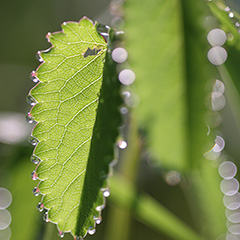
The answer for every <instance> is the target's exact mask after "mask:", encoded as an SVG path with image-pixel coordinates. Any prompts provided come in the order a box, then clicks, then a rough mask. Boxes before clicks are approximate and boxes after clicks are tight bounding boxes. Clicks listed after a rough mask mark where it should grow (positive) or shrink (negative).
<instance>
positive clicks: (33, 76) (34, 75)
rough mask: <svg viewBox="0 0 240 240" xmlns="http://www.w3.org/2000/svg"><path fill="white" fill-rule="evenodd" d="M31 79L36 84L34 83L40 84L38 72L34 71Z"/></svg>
mask: <svg viewBox="0 0 240 240" xmlns="http://www.w3.org/2000/svg"><path fill="white" fill-rule="evenodd" d="M30 79H31V80H32V81H33V82H34V83H38V82H39V79H38V78H37V77H36V72H35V71H32V72H31V74H30Z"/></svg>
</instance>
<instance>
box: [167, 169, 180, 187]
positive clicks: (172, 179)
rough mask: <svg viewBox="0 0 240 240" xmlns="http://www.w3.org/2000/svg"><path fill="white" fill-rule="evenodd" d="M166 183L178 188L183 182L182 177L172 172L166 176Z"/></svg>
mask: <svg viewBox="0 0 240 240" xmlns="http://www.w3.org/2000/svg"><path fill="white" fill-rule="evenodd" d="M165 180H166V183H167V184H168V185H170V186H176V185H178V184H179V183H180V181H181V175H180V173H179V172H177V171H170V172H168V173H167V174H166V176H165Z"/></svg>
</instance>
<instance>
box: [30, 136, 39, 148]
mask: <svg viewBox="0 0 240 240" xmlns="http://www.w3.org/2000/svg"><path fill="white" fill-rule="evenodd" d="M29 143H31V144H32V145H33V146H36V145H37V144H38V139H37V138H35V137H33V136H30V138H29Z"/></svg>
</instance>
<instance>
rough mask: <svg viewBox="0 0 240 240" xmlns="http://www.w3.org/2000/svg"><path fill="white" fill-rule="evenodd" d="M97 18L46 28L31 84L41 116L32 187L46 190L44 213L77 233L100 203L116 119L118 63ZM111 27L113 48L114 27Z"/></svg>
mask: <svg viewBox="0 0 240 240" xmlns="http://www.w3.org/2000/svg"><path fill="white" fill-rule="evenodd" d="M97 26H98V25H93V24H92V22H91V21H90V20H89V19H87V18H82V19H81V20H80V22H79V23H75V22H68V23H64V24H63V25H62V29H63V32H56V33H53V34H48V35H47V37H48V39H49V41H50V42H51V43H52V45H53V46H52V48H50V49H49V51H47V52H41V54H40V55H41V58H42V60H43V61H44V62H43V63H42V64H41V65H40V66H39V68H38V69H37V71H36V73H35V76H36V77H37V78H38V79H39V80H40V83H39V84H38V85H36V87H35V88H33V89H32V90H31V92H30V93H31V95H32V97H33V98H34V99H36V101H37V104H36V105H35V106H34V107H33V109H32V110H31V114H32V116H33V117H34V119H35V121H37V123H38V124H37V125H36V127H35V128H34V130H33V133H32V134H33V136H34V137H35V138H37V140H38V141H39V142H38V144H37V146H36V148H35V150H34V155H35V156H37V157H38V158H40V159H41V162H40V164H39V166H38V168H37V170H36V174H37V177H38V178H39V179H40V180H41V181H40V184H39V186H38V188H37V189H35V192H36V191H38V190H40V193H41V194H42V195H43V196H42V203H43V205H44V207H45V208H46V209H47V210H48V221H51V222H53V223H56V224H57V225H58V228H59V231H63V232H71V233H72V234H73V235H74V236H77V237H78V236H80V237H83V236H85V235H86V234H87V232H89V233H91V234H92V233H93V232H94V228H95V224H96V223H95V221H96V219H97V218H99V217H100V214H101V210H102V208H103V207H104V197H103V192H104V191H108V188H107V187H108V186H107V176H108V171H109V163H110V162H111V161H112V160H113V158H114V152H113V144H114V142H115V141H116V138H117V136H118V126H119V124H120V122H121V117H120V113H119V111H118V106H119V105H120V104H121V98H120V95H119V91H120V83H119V81H118V79H117V77H116V73H112V72H111V70H109V69H115V63H113V61H112V60H111V57H110V55H109V54H110V53H108V54H107V55H106V52H107V44H106V42H105V40H104V38H103V37H102V36H101V35H100V34H99V33H98V32H97V31H96V27H97ZM109 34H110V40H109V46H108V47H109V49H110V50H111V47H112V41H113V40H114V38H115V33H114V31H113V30H110V33H109ZM104 61H105V67H104ZM103 68H104V72H103Z"/></svg>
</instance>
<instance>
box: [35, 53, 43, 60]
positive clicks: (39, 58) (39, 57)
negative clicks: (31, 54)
mask: <svg viewBox="0 0 240 240" xmlns="http://www.w3.org/2000/svg"><path fill="white" fill-rule="evenodd" d="M36 58H37V60H38V61H39V62H43V59H42V57H41V51H38V52H37V54H36Z"/></svg>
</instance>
